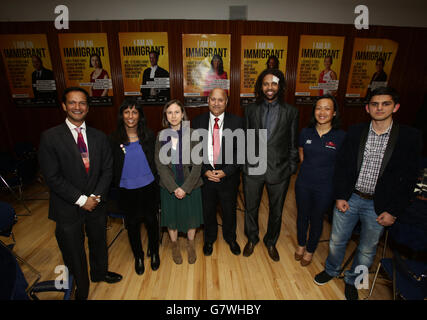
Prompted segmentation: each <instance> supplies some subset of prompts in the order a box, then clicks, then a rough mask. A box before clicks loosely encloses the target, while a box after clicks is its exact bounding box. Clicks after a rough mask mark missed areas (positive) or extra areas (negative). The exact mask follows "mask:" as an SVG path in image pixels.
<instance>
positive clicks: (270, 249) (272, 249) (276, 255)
mask: <svg viewBox="0 0 427 320" xmlns="http://www.w3.org/2000/svg"><path fill="white" fill-rule="evenodd" d="M267 251H268V255H269V256H270V258H271V259H272V260H273V261H279V260H280V256H279V253H278V252H277V249H276V247H275V246H267Z"/></svg>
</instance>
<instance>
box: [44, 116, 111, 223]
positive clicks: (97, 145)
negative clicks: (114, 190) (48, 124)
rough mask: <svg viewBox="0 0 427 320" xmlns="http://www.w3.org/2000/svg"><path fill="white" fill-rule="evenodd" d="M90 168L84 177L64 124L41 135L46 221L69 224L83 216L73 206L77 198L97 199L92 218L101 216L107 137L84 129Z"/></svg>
mask: <svg viewBox="0 0 427 320" xmlns="http://www.w3.org/2000/svg"><path fill="white" fill-rule="evenodd" d="M86 136H87V143H88V149H89V159H90V168H89V172H88V173H86V170H85V167H84V165H83V161H82V158H81V154H80V152H79V149H78V147H77V144H76V142H75V140H74V138H73V135H72V133H71V131H70V129H69V128H68V126H67V124H66V123H62V124H60V125H58V126H56V127H53V128H51V129H48V130H47V131H45V132H43V133H42V136H41V141H40V147H39V154H38V155H39V162H40V169H41V172H42V174H43V176H44V178H45V179H46V184H47V185H48V187H49V189H50V199H49V219H52V220H54V221H56V222H60V223H73V222H75V221H77V220H78V219H80V218H81V216H82V215H84V214H87V211H85V210H83V209H81V208H80V207H79V206H78V205H76V204H75V203H76V201H77V199H78V198H79V197H80V196H81V195H87V196H89V195H91V194H95V195H100V196H101V203H100V204H98V206H97V207H96V208H95V210H94V211H92V212H91V213H90V214H92V215H98V214H99V215H101V214H105V203H106V200H107V194H108V189H109V186H110V183H111V177H112V165H113V159H112V156H111V149H110V145H109V143H108V139H107V136H106V135H105V134H104V133H103V132H101V131H99V130H96V129H94V128H91V127H89V126H86Z"/></svg>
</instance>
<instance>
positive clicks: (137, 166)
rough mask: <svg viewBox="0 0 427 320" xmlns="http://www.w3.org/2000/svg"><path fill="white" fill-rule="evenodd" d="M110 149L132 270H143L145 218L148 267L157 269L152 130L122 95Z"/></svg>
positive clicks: (131, 103)
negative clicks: (142, 234)
mask: <svg viewBox="0 0 427 320" xmlns="http://www.w3.org/2000/svg"><path fill="white" fill-rule="evenodd" d="M110 141H111V147H112V151H113V159H114V162H113V186H114V187H118V188H119V197H120V198H119V206H120V208H121V209H122V210H123V211H124V212H125V221H126V227H127V229H128V236H129V242H130V246H131V248H132V252H133V255H134V257H135V271H136V273H137V274H138V275H142V274H143V273H144V270H145V267H144V251H143V249H142V244H141V223H142V221H144V222H145V226H146V228H147V234H148V248H149V251H150V256H151V269H152V270H153V271H154V270H157V269H158V268H159V265H160V258H159V222H158V219H157V213H158V211H159V206H158V204H159V196H158V185H157V182H156V179H155V177H156V165H155V164H154V144H155V136H154V133H153V132H152V131H151V130H150V129H149V128H148V127H147V125H146V123H145V118H144V114H143V110H142V107H141V106H139V105H137V104H136V101H135V100H134V99H129V98H128V99H125V100H124V102H123V103H122V105H121V106H120V109H119V115H118V121H117V130H116V131H115V132H113V134H112V135H111V136H110Z"/></svg>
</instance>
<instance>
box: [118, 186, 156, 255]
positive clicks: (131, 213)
mask: <svg viewBox="0 0 427 320" xmlns="http://www.w3.org/2000/svg"><path fill="white" fill-rule="evenodd" d="M157 192H158V188H157V185H156V183H155V182H153V183H151V184H149V185H147V186H145V187H142V188H138V189H124V188H120V193H119V195H120V207H121V208H122V209H123V210H124V211H125V213H126V217H125V222H126V226H127V229H128V237H129V243H130V246H131V248H132V252H133V255H134V257H135V258H142V257H143V256H144V250H143V249H142V243H141V224H142V222H144V223H145V227H146V228H147V234H148V247H149V249H150V251H151V253H153V252H155V253H158V252H159V222H158V219H157V213H158V212H159V207H158V201H157V200H158V196H157Z"/></svg>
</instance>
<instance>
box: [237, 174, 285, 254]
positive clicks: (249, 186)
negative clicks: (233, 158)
mask: <svg viewBox="0 0 427 320" xmlns="http://www.w3.org/2000/svg"><path fill="white" fill-rule="evenodd" d="M264 185H266V186H267V194H268V202H269V214H268V227H267V233H266V234H265V236H264V239H263V241H264V243H265V244H266V245H267V246H274V245H275V244H276V242H277V239H278V238H279V234H280V227H281V225H282V211H283V205H284V204H285V199H286V193H287V191H288V186H289V177H288V178H287V179H285V180H283V181H282V182H280V183H277V184H269V183H267V182H266V181H265V179H263V178H253V177H251V176H248V175H245V174H244V175H243V190H244V193H245V206H246V211H245V235H246V237H247V238H248V241H250V242H252V243H254V244H257V243H258V242H259V236H258V234H259V226H258V216H259V214H258V210H259V205H260V203H261V198H262V193H263V190H264Z"/></svg>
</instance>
